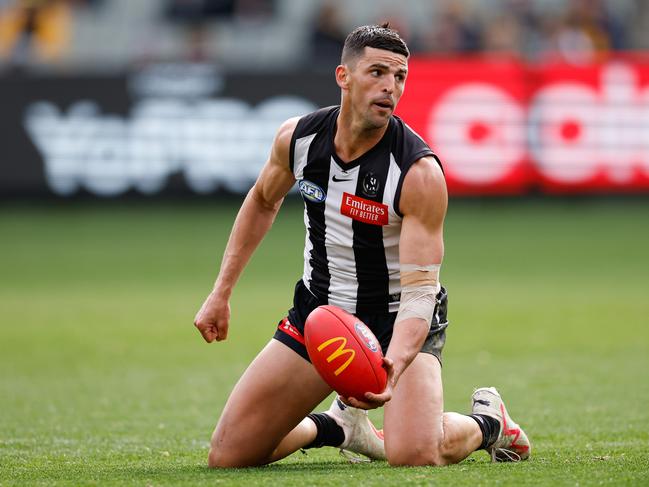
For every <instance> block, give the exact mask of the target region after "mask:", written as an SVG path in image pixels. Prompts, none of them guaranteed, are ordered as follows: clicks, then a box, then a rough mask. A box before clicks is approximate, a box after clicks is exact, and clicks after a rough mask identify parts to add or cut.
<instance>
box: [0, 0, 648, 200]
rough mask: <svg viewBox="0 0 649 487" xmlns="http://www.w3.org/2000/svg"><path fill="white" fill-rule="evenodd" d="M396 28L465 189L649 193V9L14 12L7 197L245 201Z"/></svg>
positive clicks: (374, 6)
mask: <svg viewBox="0 0 649 487" xmlns="http://www.w3.org/2000/svg"><path fill="white" fill-rule="evenodd" d="M383 21H389V22H390V24H391V25H392V26H393V27H394V28H396V29H398V30H399V32H400V33H401V35H402V36H403V37H404V38H405V39H406V40H407V42H408V43H409V45H410V48H411V50H412V53H413V56H412V59H411V76H410V78H409V81H408V89H407V90H406V95H405V96H404V98H403V99H402V102H401V105H400V106H399V108H398V110H397V113H398V114H399V115H402V116H403V117H404V118H405V119H406V121H407V122H408V123H409V124H410V125H411V126H412V127H413V128H414V129H415V130H416V131H417V132H418V133H420V134H421V135H422V136H423V137H424V138H425V139H426V140H427V141H428V142H429V144H430V145H431V146H432V147H433V149H434V150H435V151H436V152H437V153H438V154H439V155H440V157H441V159H442V161H444V163H445V167H446V170H447V176H448V182H449V187H450V191H451V194H452V195H485V194H507V195H524V194H538V193H544V194H557V193H563V194H566V193H567V194H573V193H578V194H583V193H597V194H609V193H628V192H632V193H646V192H647V191H649V55H648V54H647V53H649V36H647V35H646V32H647V31H648V29H649V2H648V1H646V0H615V1H613V0H608V1H607V0H569V1H558V0H483V1H477V0H457V1H443V0H439V1H431V0H428V1H426V0H403V1H402V2H399V4H398V5H395V4H394V2H390V1H376V2H365V1H358V2H344V1H338V0H317V1H309V2H304V1H300V0H164V1H161V0H139V1H137V2H133V1H129V0H4V1H2V2H0V106H2V116H1V120H0V129H1V131H0V133H2V138H3V155H2V158H1V160H0V173H1V174H2V177H0V197H19V198H20V197H23V196H27V197H29V196H34V195H54V196H63V197H67V196H72V195H76V194H79V195H86V196H88V195H90V196H97V197H118V196H121V195H125V194H144V195H158V194H165V193H167V194H170V193H174V192H175V193H185V194H190V193H191V194H208V195H212V194H217V193H223V194H227V193H235V194H242V193H245V191H246V190H247V189H248V188H249V187H250V186H251V184H252V182H253V181H254V179H255V177H256V175H257V173H258V171H259V169H260V167H261V165H262V164H263V162H264V160H265V158H266V156H267V151H268V147H269V144H270V141H271V140H272V137H273V134H274V131H275V130H276V128H277V126H278V124H279V123H280V122H281V121H282V120H284V119H285V118H288V117H290V116H295V115H299V114H303V113H306V112H308V111H310V110H313V109H315V108H317V107H319V106H326V105H330V104H336V103H338V101H339V92H338V89H337V87H336V85H335V83H334V80H333V70H334V68H335V66H336V65H337V63H338V60H339V57H340V50H341V46H342V43H343V41H344V38H345V36H346V34H347V33H348V32H349V31H351V30H352V29H353V28H354V27H355V26H357V25H361V24H367V23H378V22H383Z"/></svg>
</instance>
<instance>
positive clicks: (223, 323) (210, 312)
mask: <svg viewBox="0 0 649 487" xmlns="http://www.w3.org/2000/svg"><path fill="white" fill-rule="evenodd" d="M194 326H195V327H196V328H198V331H200V332H201V335H203V338H204V339H205V341H206V342H207V343H212V342H213V341H214V340H216V341H217V342H220V341H223V340H225V339H226V338H227V337H228V327H229V326H230V303H229V302H228V300H227V299H223V298H221V297H220V296H219V295H217V294H215V293H213V292H212V293H210V295H209V296H208V297H207V299H205V302H204V303H203V306H201V309H200V310H199V311H198V313H196V317H195V318H194Z"/></svg>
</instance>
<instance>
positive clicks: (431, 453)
mask: <svg viewBox="0 0 649 487" xmlns="http://www.w3.org/2000/svg"><path fill="white" fill-rule="evenodd" d="M443 411H444V398H443V391H442V374H441V366H440V363H439V361H438V360H437V358H436V357H434V356H433V355H430V354H428V353H419V354H417V357H415V359H414V360H413V362H412V363H411V364H410V366H409V367H408V368H407V369H406V370H405V372H404V373H403V375H402V376H401V378H400V379H399V382H398V384H397V387H396V388H395V390H394V394H393V396H392V399H391V400H390V401H389V402H388V403H386V405H385V420H384V426H383V433H384V436H385V452H386V455H387V459H388V462H389V463H390V464H391V465H410V466H415V465H449V464H453V463H458V462H460V461H461V460H463V459H464V458H466V457H467V456H469V455H470V454H471V453H472V452H474V451H475V450H476V449H477V448H478V447H479V446H480V444H481V442H482V432H481V431H480V428H479V427H478V424H477V423H476V421H474V420H473V419H472V418H470V417H468V416H464V415H461V414H457V413H444V412H443Z"/></svg>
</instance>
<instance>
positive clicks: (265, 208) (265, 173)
mask: <svg viewBox="0 0 649 487" xmlns="http://www.w3.org/2000/svg"><path fill="white" fill-rule="evenodd" d="M298 120H299V119H298V118H292V119H289V120H287V121H286V122H284V123H283V124H282V125H281V127H280V128H279V130H278V131H277V134H276V136H275V140H274V141H273V145H272V148H271V153H270V156H269V158H268V161H267V162H266V164H265V165H264V167H263V169H262V170H261V173H260V174H259V177H258V178H257V181H256V183H255V185H254V186H253V187H252V188H251V189H250V191H249V192H248V195H247V196H246V198H245V200H244V202H243V204H242V205H241V209H240V210H239V213H238V215H237V218H236V219H235V222H234V225H233V227H232V231H231V233H230V238H229V239H228V243H227V246H226V248H225V252H224V254H223V260H222V262H221V269H220V271H219V274H218V277H217V279H216V282H215V283H214V289H213V290H212V292H211V293H210V294H209V295H208V297H207V299H206V300H205V302H204V303H203V306H202V307H201V309H200V310H199V311H198V313H197V314H196V317H195V319H194V325H195V326H196V328H198V330H199V331H200V333H201V335H202V336H203V338H204V339H205V341H207V342H208V343H210V342H213V341H214V340H217V341H221V340H225V339H226V338H227V336H228V328H229V322H230V304H229V301H230V295H231V294H232V289H233V288H234V285H235V284H236V282H237V280H238V279H239V276H240V275H241V273H242V272H243V269H244V268H245V266H246V264H247V263H248V261H249V260H250V257H251V256H252V254H253V253H254V251H255V249H256V248H257V247H258V246H259V243H260V242H261V241H262V239H263V238H264V236H265V235H266V233H267V232H268V230H269V229H270V227H271V225H272V224H273V221H274V220H275V216H276V215H277V212H278V211H279V208H280V206H281V204H282V201H283V200H284V197H285V196H286V194H287V193H288V191H289V190H290V188H291V186H293V184H294V183H295V178H294V177H293V173H292V172H291V170H290V168H289V150H290V142H291V136H292V134H293V131H294V130H295V126H296V124H297V122H298ZM235 169H236V168H233V170H235Z"/></svg>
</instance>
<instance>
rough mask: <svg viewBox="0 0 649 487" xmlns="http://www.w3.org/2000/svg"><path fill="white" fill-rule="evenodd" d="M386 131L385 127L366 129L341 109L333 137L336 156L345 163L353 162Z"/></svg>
mask: <svg viewBox="0 0 649 487" xmlns="http://www.w3.org/2000/svg"><path fill="white" fill-rule="evenodd" d="M387 129H388V126H387V125H386V126H385V127H380V128H376V129H368V128H367V127H366V126H364V125H363V123H362V121H361V120H354V117H353V114H352V113H349V112H346V111H345V110H342V109H341V111H340V114H339V115H338V119H337V120H336V136H335V137H334V147H335V150H336V154H337V155H338V157H339V158H340V159H342V160H343V161H345V162H350V161H353V160H354V159H357V158H359V157H360V156H362V155H363V154H365V153H366V152H367V151H368V150H370V149H371V148H372V147H374V146H375V145H376V144H378V143H379V141H380V140H381V138H382V137H383V135H384V134H385V131H386V130H387Z"/></svg>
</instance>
